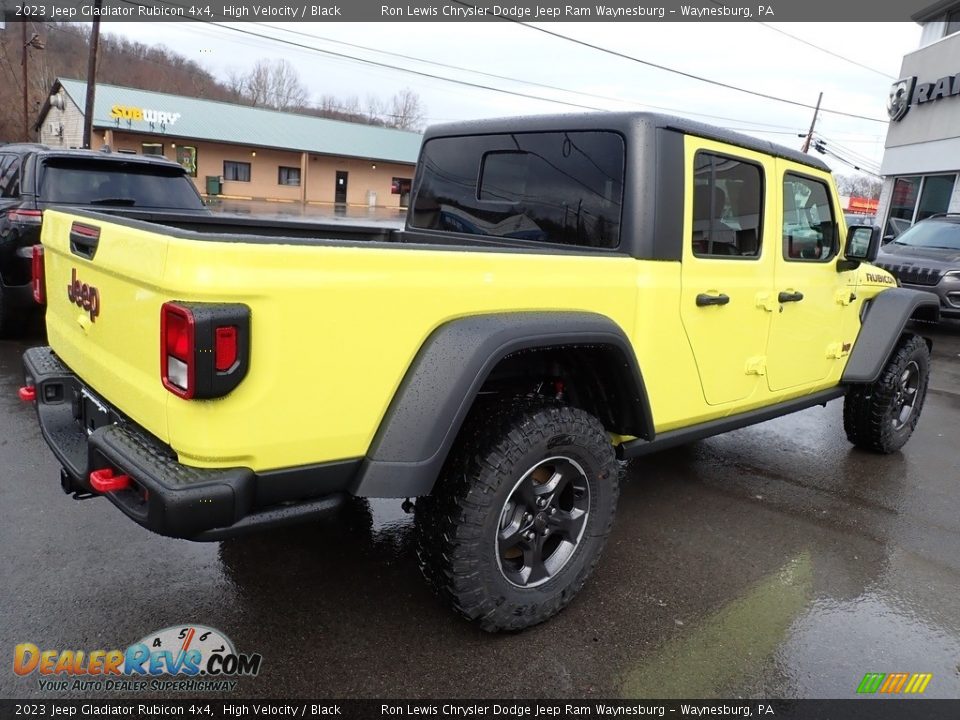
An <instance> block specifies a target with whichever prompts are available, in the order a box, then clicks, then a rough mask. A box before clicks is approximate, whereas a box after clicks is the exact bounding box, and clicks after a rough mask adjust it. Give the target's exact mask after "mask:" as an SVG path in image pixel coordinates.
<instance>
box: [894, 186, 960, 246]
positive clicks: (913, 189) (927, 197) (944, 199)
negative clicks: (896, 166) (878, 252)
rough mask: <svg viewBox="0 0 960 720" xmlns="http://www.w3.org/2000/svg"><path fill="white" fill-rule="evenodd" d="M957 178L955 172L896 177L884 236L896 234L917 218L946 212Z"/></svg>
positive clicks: (921, 218) (920, 218)
mask: <svg viewBox="0 0 960 720" xmlns="http://www.w3.org/2000/svg"><path fill="white" fill-rule="evenodd" d="M956 180H957V176H956V175H912V176H909V177H898V178H896V179H895V180H894V181H893V195H892V197H891V198H890V213H889V214H888V215H887V225H886V228H885V229H884V233H883V234H884V236H893V237H896V236H897V235H899V234H900V233H902V232H903V231H904V230H906V229H907V228H908V227H910V226H911V225H912V224H913V223H915V222H917V221H918V220H923V219H924V218H928V217H930V216H931V215H936V214H937V213H945V212H947V208H949V207H950V197H951V196H952V195H953V187H954V185H955V184H956Z"/></svg>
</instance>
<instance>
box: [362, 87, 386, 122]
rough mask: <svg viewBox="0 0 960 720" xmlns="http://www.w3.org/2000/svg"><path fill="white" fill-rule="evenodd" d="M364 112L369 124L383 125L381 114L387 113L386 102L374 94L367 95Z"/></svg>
mask: <svg viewBox="0 0 960 720" xmlns="http://www.w3.org/2000/svg"><path fill="white" fill-rule="evenodd" d="M365 114H366V116H367V122H368V123H370V124H371V125H383V123H384V121H383V116H384V115H387V114H388V108H387V104H386V103H385V102H384V101H383V99H382V98H380V97H377V96H376V95H373V94H370V95H367V101H366V108H365Z"/></svg>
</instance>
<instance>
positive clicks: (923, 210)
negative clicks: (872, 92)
mask: <svg viewBox="0 0 960 720" xmlns="http://www.w3.org/2000/svg"><path fill="white" fill-rule="evenodd" d="M913 19H914V20H915V21H917V22H918V23H920V24H921V25H922V26H923V30H922V33H921V40H920V47H919V48H918V49H917V50H915V51H913V52H912V53H909V54H908V55H906V56H904V58H903V65H902V67H901V71H900V80H898V81H897V82H895V83H894V84H893V86H892V88H891V90H890V99H889V102H888V110H889V113H890V125H889V128H888V130H887V139H886V143H885V145H884V147H885V149H884V155H883V162H882V163H881V166H880V172H881V174H882V175H884V184H883V191H882V193H881V195H880V203H879V207H878V211H877V219H878V224H882V226H883V228H884V234H885V235H896V234H899V232H902V230H903V229H905V228H906V227H908V226H909V225H910V223H913V222H916V221H918V220H922V219H924V218H926V217H930V216H931V215H933V214H935V213H944V212H960V184H958V183H957V175H958V174H960V2H953V3H949V4H948V3H943V2H941V3H938V4H937V5H934V6H931V7H929V8H928V9H926V10H924V11H921V12H919V13H917V14H916V15H914V16H913Z"/></svg>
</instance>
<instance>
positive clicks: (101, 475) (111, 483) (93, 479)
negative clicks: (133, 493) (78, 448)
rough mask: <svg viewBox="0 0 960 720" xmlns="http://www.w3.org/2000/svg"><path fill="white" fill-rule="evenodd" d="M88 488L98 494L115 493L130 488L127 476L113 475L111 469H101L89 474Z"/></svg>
mask: <svg viewBox="0 0 960 720" xmlns="http://www.w3.org/2000/svg"><path fill="white" fill-rule="evenodd" d="M90 487H92V488H93V489H94V490H96V491H97V492H98V493H108V492H116V491H117V490H126V489H127V488H129V487H130V476H129V475H114V474H113V468H103V469H102V470H94V471H93V472H92V473H90Z"/></svg>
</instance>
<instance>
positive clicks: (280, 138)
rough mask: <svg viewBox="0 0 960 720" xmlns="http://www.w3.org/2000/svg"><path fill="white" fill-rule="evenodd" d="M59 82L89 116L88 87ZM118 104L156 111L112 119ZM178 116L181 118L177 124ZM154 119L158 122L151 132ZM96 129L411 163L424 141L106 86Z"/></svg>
mask: <svg viewBox="0 0 960 720" xmlns="http://www.w3.org/2000/svg"><path fill="white" fill-rule="evenodd" d="M59 82H60V85H61V86H63V89H64V90H65V91H66V93H67V94H68V95H69V96H70V98H71V99H72V100H73V102H74V103H76V105H77V106H78V107H79V108H80V110H81V112H85V110H86V107H85V106H86V83H85V82H84V81H82V80H68V79H63V78H60V79H59ZM115 105H121V106H125V107H128V108H140V109H141V110H146V111H155V112H148V113H147V117H146V118H144V119H134V118H122V119H117V118H114V117H112V116H111V111H112V108H113V107H114V106H115ZM175 113H179V115H178V116H177V117H176V118H175V119H173V118H172V116H173V115H174V114H175ZM149 118H153V119H154V122H153V126H152V127H151V123H150V122H149ZM164 120H165V121H166V122H164V123H161V121H164ZM171 120H172V122H171ZM161 125H163V127H161ZM93 126H94V127H95V128H117V129H120V130H129V131H135V132H142V133H151V134H154V135H169V136H171V137H178V138H194V139H197V140H209V141H211V142H227V143H235V144H238V145H248V146H257V147H270V148H283V149H287V150H297V151H301V152H310V153H316V154H322V155H338V156H341V157H356V158H364V159H369V160H381V161H385V162H387V161H389V162H401V163H411V164H412V163H416V161H417V154H418V153H419V151H420V140H421V138H422V136H421V135H420V134H419V133H415V132H408V131H406V130H395V129H392V128H382V127H376V126H373V125H362V124H360V123H351V122H343V121H340V120H328V119H326V118H317V117H312V116H310V115H296V114H294V113H285V112H278V111H276V110H266V109H263V108H254V107H249V106H246V105H236V104H233V103H226V102H219V101H216V100H202V99H199V98H192V97H186V96H184V95H170V94H168V93H159V92H152V91H149V90H137V89H136V88H126V87H120V86H118V85H104V84H102V83H98V84H97V93H96V101H95V103H94V114H93Z"/></svg>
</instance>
